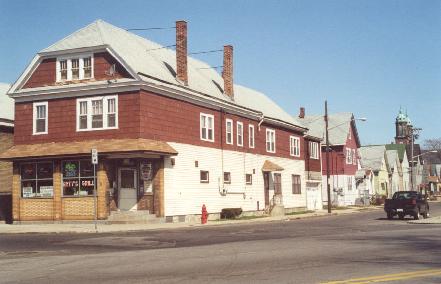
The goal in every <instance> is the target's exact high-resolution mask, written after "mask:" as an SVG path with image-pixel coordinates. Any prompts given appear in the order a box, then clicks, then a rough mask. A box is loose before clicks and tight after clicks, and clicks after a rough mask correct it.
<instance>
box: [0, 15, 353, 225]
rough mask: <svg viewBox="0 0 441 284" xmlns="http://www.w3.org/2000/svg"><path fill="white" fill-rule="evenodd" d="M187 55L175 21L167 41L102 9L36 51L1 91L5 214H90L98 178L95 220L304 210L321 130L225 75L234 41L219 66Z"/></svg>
mask: <svg viewBox="0 0 441 284" xmlns="http://www.w3.org/2000/svg"><path fill="white" fill-rule="evenodd" d="M187 54H188V51H187V24H186V22H184V21H178V22H176V51H173V50H170V49H168V48H166V47H163V46H161V45H158V44H156V43H153V42H151V41H149V40H147V39H145V38H142V37H139V36H137V35H135V34H132V33H130V32H127V31H126V30H123V29H120V28H118V27H115V26H113V25H111V24H108V23H106V22H104V21H102V20H97V21H95V22H93V23H91V24H90V25H88V26H86V27H84V28H82V29H80V30H78V31H76V32H74V33H73V34H71V35H69V36H67V37H65V38H64V39H62V40H60V41H59V42H57V43H55V44H53V45H51V46H49V47H48V48H46V49H43V50H42V51H40V52H39V53H38V54H36V56H35V57H34V59H33V60H32V62H31V64H30V65H29V66H28V67H27V68H26V70H25V72H24V73H23V74H22V75H21V76H20V78H18V80H17V82H16V83H15V84H14V85H13V86H12V88H11V90H10V91H9V95H10V96H11V97H12V98H14V100H15V113H16V121H15V133H14V146H13V147H12V148H10V149H9V150H8V151H6V152H5V153H3V154H2V155H0V158H1V159H3V160H8V161H12V162H13V187H12V189H13V218H14V220H15V221H29V220H55V221H58V220H91V219H93V218H94V214H95V213H94V212H95V210H94V206H95V204H94V203H95V199H94V197H93V192H94V187H95V186H96V188H97V199H96V203H97V204H96V206H97V210H96V212H97V216H98V219H106V218H108V217H109V215H110V216H112V215H114V214H113V212H115V211H141V213H142V214H145V215H149V216H150V215H154V216H156V217H158V218H163V219H166V221H170V222H172V221H188V220H191V219H192V218H195V217H197V216H198V214H201V207H202V205H204V204H205V205H206V207H207V210H208V212H209V213H210V218H218V217H219V212H220V211H221V210H222V209H223V208H242V209H243V210H244V211H250V212H263V210H265V209H267V210H268V209H271V208H270V207H271V206H272V205H274V204H277V205H279V206H280V205H281V206H283V208H284V210H286V211H295V210H304V209H305V207H306V199H307V195H306V190H305V188H306V187H307V186H309V187H313V186H317V185H318V184H316V183H315V180H314V177H313V176H314V174H312V173H313V172H314V171H317V170H318V164H319V163H320V162H319V161H320V154H319V153H318V151H317V150H316V149H319V145H320V143H319V139H317V138H314V137H313V136H310V137H307V138H305V137H304V136H305V134H306V132H307V128H306V127H305V126H304V125H303V124H302V123H301V122H300V121H299V120H298V119H296V118H293V117H291V116H290V115H289V114H287V113H286V112H285V111H284V110H283V109H282V108H281V107H279V106H278V105H277V104H275V103H274V102H273V101H272V100H271V99H269V98H268V97H267V96H266V95H264V94H263V93H260V92H257V91H255V90H252V89H249V88H246V87H243V86H239V85H236V84H234V83H233V82H234V78H233V47H232V46H229V45H227V46H225V47H224V59H223V60H224V62H223V71H222V76H221V75H220V74H218V73H217V72H216V71H215V70H214V69H213V68H210V66H208V65H207V64H206V63H204V62H201V61H199V60H196V59H194V58H191V57H188V56H187ZM349 119H350V117H349ZM350 135H351V137H352V135H353V137H354V138H349V139H353V140H352V141H354V140H355V141H356V142H352V144H353V145H358V144H359V142H358V136H357V135H356V133H352V132H351V134H350ZM306 143H308V145H309V146H310V147H311V149H313V153H309V154H308V157H311V158H308V159H307V160H308V163H309V168H308V175H307V176H306V175H305V155H306V153H307V150H306V149H307V146H306ZM355 148H356V147H354V151H355ZM91 149H96V150H97V151H98V153H99V163H98V165H97V167H96V171H94V167H93V166H92V164H91V160H90V151H91ZM351 151H352V150H351ZM354 153H355V152H354ZM352 156H355V154H354V155H352V152H351V157H352ZM351 163H352V160H351ZM350 167H351V168H352V167H353V168H356V162H355V161H354V165H352V164H351V166H350ZM345 168H346V167H345ZM307 182H308V183H309V184H307ZM138 213H139V212H138Z"/></svg>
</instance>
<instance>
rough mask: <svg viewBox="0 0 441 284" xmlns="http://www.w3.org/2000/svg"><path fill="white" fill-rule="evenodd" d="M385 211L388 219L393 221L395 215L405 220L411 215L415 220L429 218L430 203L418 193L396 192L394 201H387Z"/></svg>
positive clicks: (393, 197)
mask: <svg viewBox="0 0 441 284" xmlns="http://www.w3.org/2000/svg"><path fill="white" fill-rule="evenodd" d="M384 211H385V212H386V214H387V219H389V220H390V219H392V218H393V217H394V216H395V215H398V218H400V219H404V216H406V215H410V216H412V217H413V218H414V219H415V220H418V219H420V218H421V216H423V218H424V219H425V218H428V217H429V203H428V202H427V198H426V197H425V196H423V195H422V194H421V193H419V192H417V191H399V192H395V193H394V195H393V196H392V199H386V201H385V203H384Z"/></svg>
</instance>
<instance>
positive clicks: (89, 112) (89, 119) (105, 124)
mask: <svg viewBox="0 0 441 284" xmlns="http://www.w3.org/2000/svg"><path fill="white" fill-rule="evenodd" d="M111 99H114V100H115V126H112V127H109V126H108V121H107V115H108V114H109V113H108V103H107V102H108V100H111ZM96 100H102V101H103V127H101V128H92V101H96ZM81 102H87V128H85V129H80V104H81ZM118 113H119V111H118V95H110V96H98V97H88V98H79V99H77V110H76V120H77V132H80V131H95V130H107V129H118V116H119V115H118Z"/></svg>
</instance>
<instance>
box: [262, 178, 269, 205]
mask: <svg viewBox="0 0 441 284" xmlns="http://www.w3.org/2000/svg"><path fill="white" fill-rule="evenodd" d="M263 188H264V193H265V206H269V173H267V172H264V173H263Z"/></svg>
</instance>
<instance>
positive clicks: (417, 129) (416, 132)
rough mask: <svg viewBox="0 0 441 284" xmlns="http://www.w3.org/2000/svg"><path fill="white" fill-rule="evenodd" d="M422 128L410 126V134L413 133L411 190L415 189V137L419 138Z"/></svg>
mask: <svg viewBox="0 0 441 284" xmlns="http://www.w3.org/2000/svg"><path fill="white" fill-rule="evenodd" d="M421 130H422V128H413V127H411V128H410V135H411V139H412V140H411V146H410V149H411V150H410V152H411V167H410V188H411V190H414V183H415V182H414V181H415V180H414V176H413V175H414V169H413V167H414V166H415V163H414V161H415V157H414V154H413V151H414V143H415V139H418V137H419V134H420V131H421Z"/></svg>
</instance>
